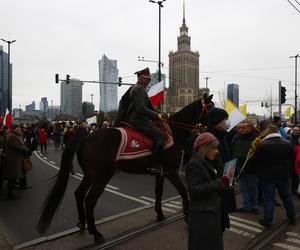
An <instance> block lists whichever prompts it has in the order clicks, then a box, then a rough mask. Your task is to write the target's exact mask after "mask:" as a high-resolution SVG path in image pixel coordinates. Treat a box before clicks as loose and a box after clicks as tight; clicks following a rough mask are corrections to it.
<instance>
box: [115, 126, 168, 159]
mask: <svg viewBox="0 0 300 250" xmlns="http://www.w3.org/2000/svg"><path fill="white" fill-rule="evenodd" d="M116 129H118V130H119V131H120V132H121V142H120V146H119V150H118V152H117V155H116V161H118V160H131V159H137V158H142V157H145V156H148V155H151V154H152V151H151V150H152V147H153V145H154V142H153V140H152V139H151V138H149V137H148V136H146V135H144V134H141V133H140V132H138V131H137V130H136V129H134V128H131V127H120V128H116ZM160 130H161V131H162V132H163V133H164V135H165V144H164V149H168V148H170V147H172V146H173V144H174V141H173V137H172V135H171V132H170V130H169V129H167V128H164V127H162V128H160Z"/></svg>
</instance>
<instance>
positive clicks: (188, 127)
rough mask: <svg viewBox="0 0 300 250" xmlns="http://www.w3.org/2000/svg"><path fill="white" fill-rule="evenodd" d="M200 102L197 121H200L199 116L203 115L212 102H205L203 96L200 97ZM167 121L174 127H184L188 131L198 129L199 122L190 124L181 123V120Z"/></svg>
mask: <svg viewBox="0 0 300 250" xmlns="http://www.w3.org/2000/svg"><path fill="white" fill-rule="evenodd" d="M200 104H201V107H202V109H201V113H200V115H199V119H198V120H199V121H201V118H202V117H203V114H204V112H206V113H207V112H208V109H207V107H209V106H211V105H212V103H209V104H206V103H205V100H204V98H201V99H200ZM167 123H168V124H170V125H172V126H173V127H175V128H181V129H185V130H189V131H193V130H200V127H201V124H199V123H197V124H196V125H191V124H188V123H183V122H175V121H171V120H169V119H167Z"/></svg>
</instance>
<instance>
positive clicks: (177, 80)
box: [166, 4, 199, 112]
mask: <svg viewBox="0 0 300 250" xmlns="http://www.w3.org/2000/svg"><path fill="white" fill-rule="evenodd" d="M167 93H168V94H167V98H166V99H167V100H166V102H167V103H166V105H167V111H168V112H169V111H170V112H176V111H178V110H180V109H181V108H183V107H184V106H186V105H187V104H189V103H191V102H193V101H194V100H196V99H198V98H199V52H198V51H196V52H193V51H191V37H190V36H189V35H188V27H187V26H186V22H185V4H183V21H182V26H181V27H180V36H179V37H177V51H175V52H173V51H171V52H170V53H169V89H168V91H167Z"/></svg>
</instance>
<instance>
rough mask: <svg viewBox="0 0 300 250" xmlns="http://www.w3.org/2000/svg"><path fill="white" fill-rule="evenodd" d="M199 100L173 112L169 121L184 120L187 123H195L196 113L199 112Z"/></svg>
mask: <svg viewBox="0 0 300 250" xmlns="http://www.w3.org/2000/svg"><path fill="white" fill-rule="evenodd" d="M200 107H201V105H200V100H196V101H194V102H192V103H190V104H189V105H187V106H185V107H184V108H183V109H181V110H179V111H178V112H176V113H174V114H173V115H172V116H171V117H170V120H171V121H176V122H185V123H188V124H195V123H197V118H198V117H197V115H196V114H198V113H199V114H200V112H201V111H200ZM199 114H198V115H199Z"/></svg>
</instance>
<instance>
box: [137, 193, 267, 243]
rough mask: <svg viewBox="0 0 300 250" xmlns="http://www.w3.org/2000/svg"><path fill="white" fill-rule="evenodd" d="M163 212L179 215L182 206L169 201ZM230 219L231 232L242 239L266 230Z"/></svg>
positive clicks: (244, 221) (248, 221) (141, 197)
mask: <svg viewBox="0 0 300 250" xmlns="http://www.w3.org/2000/svg"><path fill="white" fill-rule="evenodd" d="M139 199H141V200H145V201H148V202H151V203H152V202H155V200H154V199H152V198H149V197H146V196H140V197H139ZM162 210H163V211H164V212H166V213H170V214H173V213H179V212H180V211H182V204H181V202H180V201H177V200H174V201H169V202H166V203H163V204H162ZM229 218H230V229H229V232H231V233H234V234H238V235H240V236H242V237H246V238H250V239H253V238H255V237H256V235H257V234H259V233H261V232H263V230H264V227H263V226H261V225H260V224H259V223H257V222H255V221H251V220H247V219H244V218H240V217H237V216H233V215H230V216H229Z"/></svg>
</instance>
